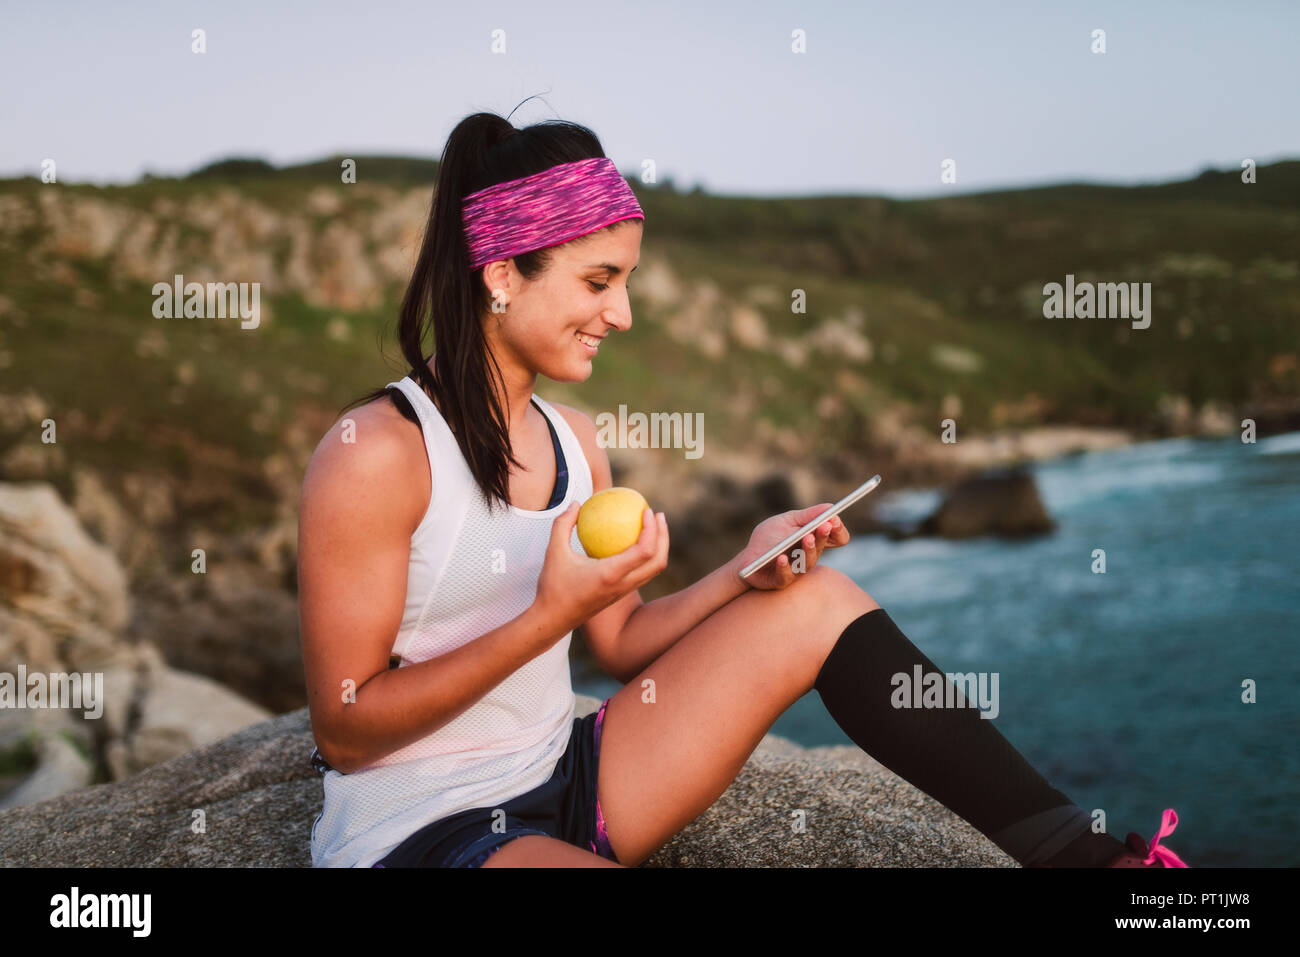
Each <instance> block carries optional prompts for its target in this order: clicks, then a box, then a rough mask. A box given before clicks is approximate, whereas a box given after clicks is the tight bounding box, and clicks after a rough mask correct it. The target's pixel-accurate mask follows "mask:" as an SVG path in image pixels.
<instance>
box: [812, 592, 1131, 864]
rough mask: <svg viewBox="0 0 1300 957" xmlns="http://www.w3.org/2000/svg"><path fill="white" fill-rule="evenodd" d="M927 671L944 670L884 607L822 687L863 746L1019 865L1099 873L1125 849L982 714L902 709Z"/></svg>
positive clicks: (835, 654) (846, 637)
mask: <svg viewBox="0 0 1300 957" xmlns="http://www.w3.org/2000/svg"><path fill="white" fill-rule="evenodd" d="M918 664H919V665H920V666H921V670H922V674H931V673H936V672H939V669H938V668H936V667H935V665H934V663H933V662H931V661H930V659H929V658H927V657H926V656H925V655H924V654H922V653H921V651H920V650H919V649H918V648H917V647H916V646H915V645H913V644H912V642H910V641H909V640H908V639H907V636H906V635H904V634H903V633H902V632H901V631H899V630H898V626H897V625H895V624H894V621H893V619H891V618H890V617H889V615H888V614H886V613H885V610H884V609H883V608H877V609H875V610H873V611H870V612H867V613H866V614H864V615H862V616H861V617H859V618H857V619H855V620H854V621H853V622H851V623H850V624H849V626H848V627H847V628H846V629H845V630H844V633H843V634H842V635H841V636H840V638H839V640H838V641H837V642H836V644H835V647H834V648H832V649H831V653H830V655H829V656H828V657H827V658H826V661H825V663H824V664H823V665H822V668H821V671H820V673H819V674H818V676H817V681H816V683H815V685H814V687H815V688H816V690H817V693H818V694H819V695H820V696H821V699H822V702H823V703H824V704H825V705H826V710H827V711H828V712H829V713H830V715H831V717H832V718H834V719H835V722H836V724H838V725H839V726H840V728H842V729H843V731H844V733H845V734H847V735H848V736H849V737H850V738H851V739H852V740H853V741H854V743H856V744H857V745H858V747H860V748H862V750H864V751H866V752H867V753H868V754H870V755H871V756H872V757H873V758H875V759H876V760H877V761H879V762H880V763H881V764H883V765H884V766H885V767H887V768H889V769H890V770H891V771H893V772H894V773H895V774H898V775H899V776H900V777H902V778H904V779H906V780H907V781H909V782H910V783H911V784H913V785H914V786H915V787H917V788H919V789H921V790H922V791H924V792H925V793H926V794H928V795H930V796H931V797H932V798H934V799H935V800H936V801H938V802H939V803H940V804H943V805H944V806H945V807H947V808H949V809H950V810H951V811H953V812H954V813H956V814H958V815H960V816H961V817H963V818H965V819H966V820H967V821H969V822H970V824H971V825H972V826H973V827H975V828H976V829H977V830H978V831H980V833H982V834H983V835H984V836H985V837H987V838H988V839H989V840H991V841H992V842H993V843H994V844H996V845H997V846H998V847H1000V848H1002V850H1003V851H1005V852H1006V853H1007V854H1008V855H1009V856H1011V857H1013V858H1014V859H1015V860H1016V861H1018V862H1019V863H1020V864H1022V865H1034V866H1040V865H1050V866H1053V867H1099V866H1104V865H1105V864H1106V863H1108V862H1109V861H1110V860H1112V859H1113V858H1114V857H1115V856H1116V855H1117V854H1119V853H1120V852H1121V851H1123V850H1124V845H1123V844H1122V843H1120V842H1119V841H1117V840H1116V839H1115V838H1113V837H1111V836H1109V835H1106V834H1094V833H1092V830H1091V828H1090V824H1091V819H1090V817H1089V816H1088V814H1087V812H1085V811H1084V810H1082V809H1081V808H1079V807H1077V806H1076V805H1075V804H1073V803H1072V802H1071V801H1070V799H1069V798H1067V797H1066V796H1065V795H1064V794H1062V793H1061V792H1060V791H1058V790H1056V789H1055V788H1053V787H1052V786H1051V784H1049V783H1048V782H1047V780H1046V779H1045V778H1043V776H1042V775H1040V774H1039V773H1038V772H1037V771H1035V770H1034V769H1033V767H1032V766H1031V765H1030V764H1029V762H1028V761H1026V760H1025V759H1024V757H1023V756H1021V754H1020V752H1018V751H1017V750H1016V749H1015V748H1013V747H1012V746H1011V744H1010V743H1009V742H1008V741H1007V739H1006V738H1004V737H1003V736H1002V735H1001V734H1000V733H999V732H998V730H997V729H996V728H994V727H993V722H992V721H991V720H989V719H986V718H983V717H981V716H980V711H979V709H978V708H975V707H971V706H967V707H955V708H901V707H894V705H893V704H892V703H891V699H892V698H893V697H894V695H895V694H896V693H897V692H896V687H897V686H896V684H895V682H894V680H893V676H894V675H896V674H904V675H907V676H908V678H909V680H910V679H911V678H912V677H913V676H914V671H913V668H914V666H915V665H918ZM940 673H941V672H940ZM943 681H944V685H945V688H946V687H947V686H948V685H949V684H951V682H949V681H948V679H947V678H946V677H945V678H944V679H943ZM958 700H960V699H958Z"/></svg>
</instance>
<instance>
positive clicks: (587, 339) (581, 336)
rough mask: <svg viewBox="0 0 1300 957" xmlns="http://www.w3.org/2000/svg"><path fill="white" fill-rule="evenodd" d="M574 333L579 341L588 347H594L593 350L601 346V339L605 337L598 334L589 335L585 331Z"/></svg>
mask: <svg viewBox="0 0 1300 957" xmlns="http://www.w3.org/2000/svg"><path fill="white" fill-rule="evenodd" d="M573 335H574V338H576V339H577V340H578V341H579V342H581V343H582V344H583V345H584V346H586V347H587V348H588V349H592V350H594V349H597V348H599V347H600V340H601V338H603V337H598V336H589V335H587V334H586V333H584V332H575V333H574V334H573Z"/></svg>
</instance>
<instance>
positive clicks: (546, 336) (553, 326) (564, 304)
mask: <svg viewBox="0 0 1300 957" xmlns="http://www.w3.org/2000/svg"><path fill="white" fill-rule="evenodd" d="M643 225H644V224H643V222H642V221H641V220H639V219H631V220H624V221H623V222H621V223H618V224H616V225H615V226H614V227H613V228H612V229H606V230H601V231H599V232H596V233H591V234H589V235H587V236H580V237H579V238H578V239H575V240H573V241H571V242H568V243H565V244H564V245H563V246H557V247H556V248H555V249H554V250H552V259H551V265H550V266H549V268H547V269H546V270H545V272H543V273H542V275H541V276H539V277H538V278H537V279H535V280H533V281H531V282H530V281H529V280H526V279H524V278H523V276H522V275H520V273H519V271H518V270H517V269H516V268H515V264H514V261H513V260H506V261H504V262H496V263H489V264H488V265H487V266H486V267H484V269H483V281H484V283H485V284H486V285H487V287H488V289H489V291H492V290H498V291H499V292H498V296H497V298H498V299H499V300H503V301H505V302H506V303H507V306H506V308H505V311H504V312H491V311H489V312H488V314H487V316H486V317H485V319H484V320H483V322H484V332H485V333H486V334H487V338H488V343H489V345H490V346H491V348H492V350H493V353H494V354H495V355H496V359H497V362H498V363H500V364H501V367H502V372H505V371H506V368H507V365H512V366H515V367H516V368H518V369H519V370H520V371H524V372H534V373H537V374H539V375H544V376H546V377H547V378H548V379H551V380H553V381H556V382H582V381H585V380H586V379H587V378H588V377H589V376H590V375H591V372H592V362H593V361H594V360H595V357H596V356H597V355H598V354H599V346H597V347H592V346H590V345H586V344H584V343H583V342H582V341H581V339H579V338H578V335H579V334H582V336H583V337H584V338H588V339H589V341H596V340H603V339H604V338H605V336H607V335H609V333H611V332H613V331H615V330H622V329H628V328H629V327H631V325H632V309H631V306H630V304H629V302H628V292H627V281H628V277H629V275H630V274H631V272H632V270H634V269H636V267H637V264H638V263H639V262H640V260H641V233H642V228H643Z"/></svg>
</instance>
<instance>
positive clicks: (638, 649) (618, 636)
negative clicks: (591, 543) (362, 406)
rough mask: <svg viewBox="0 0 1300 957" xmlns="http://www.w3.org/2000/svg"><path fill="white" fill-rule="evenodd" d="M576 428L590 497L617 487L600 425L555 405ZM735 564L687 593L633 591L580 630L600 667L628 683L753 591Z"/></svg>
mask: <svg viewBox="0 0 1300 957" xmlns="http://www.w3.org/2000/svg"><path fill="white" fill-rule="evenodd" d="M552 404H553V405H554V406H555V408H556V409H558V410H559V412H560V414H562V415H563V416H564V418H565V419H566V420H567V421H568V423H569V425H570V426H571V427H572V428H573V431H574V434H575V435H576V436H577V437H578V441H579V443H580V444H581V445H582V450H583V454H584V455H585V456H586V458H587V464H588V465H589V466H590V468H591V482H592V492H593V494H594V493H595V492H599V491H601V490H602V489H607V488H609V487H611V486H612V485H613V476H612V474H611V471H610V465H609V456H608V455H607V454H606V452H605V449H604V448H603V447H602V446H601V445H600V443H599V441H598V440H597V433H596V423H595V422H593V421H592V420H591V417H590V416H588V415H587V414H586V413H584V412H582V411H580V410H578V409H573V408H570V407H569V406H566V405H560V404H559V403H558V402H557V403H552ZM739 557H740V556H737V558H736V559H732V560H731V561H729V562H727V564H725V565H723V566H722V567H721V568H718V569H716V570H714V571H713V572H710V573H709V574H708V575H706V576H705V577H704V578H702V579H700V580H699V581H698V582H696V583H695V584H694V585H691V586H690V587H689V588H684V589H682V590H681V591H679V592H675V593H673V594H671V595H664V596H663V597H661V598H656V599H655V600H654V601H652V602H649V603H648V604H647V603H645V602H643V601H642V600H641V595H640V593H639V592H637V591H633V592H630V593H629V594H627V595H625V596H624V597H623V598H621V599H620V600H619V601H617V602H615V603H614V604H612V605H610V606H609V607H608V608H606V609H604V610H603V611H601V612H600V613H599V614H596V615H593V616H592V617H591V618H590V619H588V620H587V621H586V622H585V623H584V624H583V626H582V630H583V634H584V636H585V638H586V641H587V644H588V645H589V646H590V647H591V650H592V654H593V655H594V656H595V658H596V661H597V662H598V663H599V664H600V666H601V667H602V668H603V669H604V670H605V671H606V672H607V673H608V674H609V675H610V677H612V678H614V679H615V680H616V681H621V682H625V683H626V682H628V681H631V680H632V679H633V678H634V677H636V675H637V674H638V673H639V672H640V671H641V669H642V668H644V667H645V666H646V665H648V664H649V663H650V662H652V661H654V659H656V658H658V657H659V656H660V655H661V654H663V652H664V651H665V650H667V649H668V648H669V647H670V646H671V645H672V644H673V643H674V642H675V641H677V639H679V638H681V637H682V635H684V634H686V633H687V632H688V631H690V630H691V629H692V628H694V627H695V626H696V625H698V624H699V623H700V622H701V621H703V620H704V619H705V618H707V617H708V616H709V615H711V614H713V613H714V612H715V611H717V610H718V609H719V608H721V607H722V606H723V605H725V604H726V603H727V602H729V601H731V599H733V598H735V597H736V596H737V595H740V594H743V593H744V592H745V591H747V590H748V589H749V587H750V586H749V585H748V584H746V583H745V581H744V580H743V579H742V578H741V577H740V574H739V573H740V569H741V568H743V567H744V564H743V563H742V562H739V561H737V559H738V558H739Z"/></svg>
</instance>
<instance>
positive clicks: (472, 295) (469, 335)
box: [344, 113, 605, 508]
mask: <svg viewBox="0 0 1300 957" xmlns="http://www.w3.org/2000/svg"><path fill="white" fill-rule="evenodd" d="M604 155H605V153H604V150H603V149H602V148H601V145H600V140H599V139H597V138H596V134H595V133H593V132H592V131H591V130H589V129H588V128H587V127H585V126H581V125H579V124H576V123H566V122H564V121H562V120H546V121H543V122H541V123H535V124H533V125H532V126H528V127H525V128H524V129H522V130H517V129H515V128H514V127H513V126H512V125H511V124H510V122H509V121H508V120H506V119H503V118H502V117H500V116H497V115H496V114H495V113H474V114H472V115H470V116H467V117H465V118H464V119H463V120H461V121H460V122H459V123H458V124H456V128H455V129H454V130H452V131H451V135H450V136H449V137H448V138H447V144H446V146H445V147H444V148H443V151H442V160H441V163H440V165H439V169H438V181H437V184H436V186H435V188H434V194H433V203H432V206H431V208H430V210H429V221H428V224H427V225H426V227H425V231H424V240H423V242H422V244H421V246H420V255H419V258H418V259H417V260H416V263H415V269H414V271H413V272H412V273H411V280H410V283H409V284H408V285H407V287H406V294H405V295H404V296H403V298H402V307H401V317H400V320H399V324H398V331H397V338H398V342H399V343H400V345H401V348H402V355H403V356H405V358H406V361H407V363H409V365H410V367H411V370H412V374H413V376H414V378H415V381H416V382H417V383H418V384H419V385H420V387H421V388H422V389H424V391H425V392H426V393H427V394H429V395H430V396H431V397H433V398H434V399H435V400H436V401H437V403H438V407H439V409H440V410H441V412H442V414H443V417H444V418H445V419H446V420H447V422H448V424H449V425H450V426H451V429H452V431H453V432H454V433H455V436H456V442H457V443H458V444H459V445H460V450H461V453H462V454H463V455H464V456H465V461H466V463H468V465H469V469H470V472H471V473H473V475H474V479H475V481H476V482H477V483H478V485H479V487H480V488H481V489H482V490H483V494H484V496H485V497H486V498H487V500H488V503H489V507H490V508H491V507H494V506H496V505H497V504H498V503H500V504H501V505H502V506H503V507H505V506H507V505H508V504H509V501H510V497H509V490H510V484H509V482H510V466H511V465H515V466H521V463H520V462H519V461H518V460H517V459H516V458H515V457H514V454H513V451H512V450H511V447H510V430H509V424H508V423H509V419H508V417H507V413H506V410H503V409H502V408H501V403H500V402H498V401H497V395H496V391H495V390H494V389H492V388H491V387H490V382H491V381H492V380H493V379H495V381H497V382H498V383H499V384H500V385H501V386H502V387H503V386H504V382H503V380H502V376H501V370H500V368H499V367H498V366H497V364H496V360H495V358H494V357H493V356H492V355H491V353H490V351H489V350H488V348H487V342H486V340H485V339H484V336H483V329H482V326H481V324H480V321H481V317H483V316H486V315H487V313H488V312H489V311H490V309H491V296H490V294H489V291H488V290H487V288H486V287H485V285H484V283H483V278H482V277H483V270H482V269H481V268H480V269H476V270H474V271H473V272H470V269H469V251H468V249H467V248H466V245H465V235H464V231H463V228H462V225H461V218H460V213H461V201H462V199H463V198H464V197H465V196H466V195H468V194H469V193H473V192H475V191H476V190H480V189H486V188H487V187H488V186H493V185H495V184H497V183H503V182H506V181H507V180H512V179H519V178H520V177H523V176H529V175H531V174H533V173H540V172H541V171H542V170H545V169H550V168H551V167H552V166H557V165H559V164H560V163H571V162H574V161H576V160H582V159H591V158H594V157H603V156H604ZM550 262H551V254H550V250H549V249H539V250H535V251H533V252H530V253H525V254H522V255H519V256H515V257H514V263H515V268H516V269H518V270H519V272H520V274H521V275H522V276H523V277H524V278H525V279H529V280H532V279H535V278H537V277H538V276H539V275H541V273H542V272H544V271H545V269H546V268H547V266H549V265H550ZM430 322H432V326H433V340H434V343H435V345H436V349H435V351H434V353H433V356H434V368H433V372H432V374H431V373H430V370H429V367H428V365H427V355H426V353H425V351H424V342H425V337H426V334H427V332H428V328H429V325H430ZM490 377H491V378H490ZM384 394H385V390H384V389H376V390H375V391H373V392H370V393H368V394H366V395H364V396H362V397H361V398H359V399H356V400H354V401H353V402H351V403H349V404H348V405H347V406H345V407H344V410H346V409H349V408H352V407H353V406H355V405H359V404H362V403H365V402H370V401H373V400H374V399H378V398H380V397H382V396H383V395H384ZM502 394H503V395H504V388H502Z"/></svg>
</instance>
